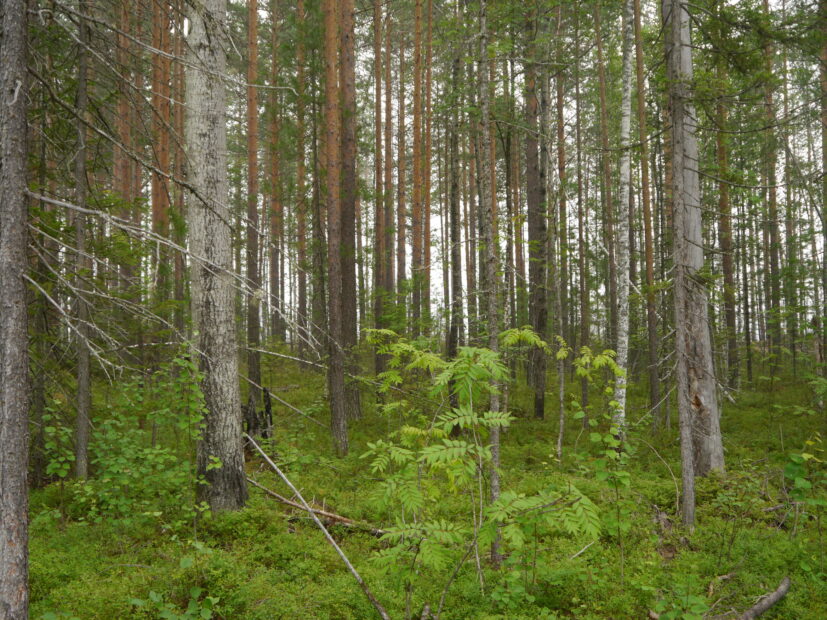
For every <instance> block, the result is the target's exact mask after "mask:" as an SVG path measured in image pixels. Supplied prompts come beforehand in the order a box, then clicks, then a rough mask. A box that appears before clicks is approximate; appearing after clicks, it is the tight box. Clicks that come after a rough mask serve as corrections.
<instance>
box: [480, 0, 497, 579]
mask: <svg viewBox="0 0 827 620" xmlns="http://www.w3.org/2000/svg"><path fill="white" fill-rule="evenodd" d="M486 9H487V7H486V0H481V1H480V14H479V21H480V37H479V46H480V47H479V61H478V65H477V78H478V80H479V81H478V83H479V101H480V111H479V114H480V143H481V144H480V150H481V151H482V157H481V158H480V163H481V166H482V167H481V169H480V171H479V173H480V174H479V182H480V198H481V203H480V211H481V214H480V215H481V218H482V224H483V227H482V229H483V239H482V242H483V244H484V245H485V279H486V300H485V305H486V314H487V325H486V330H487V332H488V348H489V349H491V350H492V351H495V352H496V351H498V350H499V330H498V325H499V308H498V306H499V304H498V299H497V289H498V286H497V248H496V245H495V237H494V229H495V222H494V219H495V213H494V194H493V189H494V188H493V187H492V186H491V170H490V160H489V157H488V153H489V151H490V150H491V123H490V119H489V117H488V100H489V93H488V25H487V19H486V17H487V15H486V13H487V11H486ZM495 388H496V386H495ZM489 408H490V410H491V411H494V412H497V411H499V410H500V396H499V392H498V391H497V390H496V389H495V390H494V391H493V392H492V393H491V401H490V403H489ZM490 440H491V470H490V471H489V479H490V484H491V501H492V502H496V501H497V500H498V499H499V497H500V473H499V467H500V428H499V427H498V426H494V427H492V428H491V437H490ZM491 560H492V562H493V563H494V566H495V567H497V566H499V564H500V561H501V558H500V553H499V537H498V538H497V539H495V540H494V542H493V543H492V545H491Z"/></svg>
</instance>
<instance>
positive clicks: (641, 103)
mask: <svg viewBox="0 0 827 620" xmlns="http://www.w3.org/2000/svg"><path fill="white" fill-rule="evenodd" d="M634 5H635V6H634V9H635V74H636V82H637V124H638V135H639V136H640V186H641V202H642V203H643V204H642V207H643V243H644V254H645V257H646V259H645V260H646V335H647V344H648V353H649V356H648V357H649V364H648V370H649V409H650V410H651V412H652V416H653V419H658V418H659V417H660V416H659V411H660V377H659V373H658V346H659V342H658V315H657V311H656V309H655V302H656V299H655V251H654V236H653V234H652V200H651V195H650V191H649V133H648V130H647V128H646V85H645V82H644V66H643V27H642V24H641V15H640V0H634Z"/></svg>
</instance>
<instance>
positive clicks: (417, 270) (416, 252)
mask: <svg viewBox="0 0 827 620" xmlns="http://www.w3.org/2000/svg"><path fill="white" fill-rule="evenodd" d="M422 2H423V0H414V74H413V88H414V90H413V178H412V179H411V183H412V185H413V186H412V188H411V191H412V198H411V200H412V202H411V236H412V239H411V244H412V253H411V261H412V263H411V282H412V284H413V290H412V295H411V322H412V325H411V327H412V329H413V335H414V337H416V336H418V335H419V331H420V327H421V317H422V276H423V273H422V267H423V265H422V238H423V235H422Z"/></svg>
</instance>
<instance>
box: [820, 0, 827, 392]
mask: <svg viewBox="0 0 827 620" xmlns="http://www.w3.org/2000/svg"><path fill="white" fill-rule="evenodd" d="M818 14H819V20H818V22H819V32H820V34H821V37H822V44H821V63H820V83H821V235H822V243H821V247H822V248H827V0H820V2H819V3H818ZM821 299H822V300H827V256H822V258H821ZM819 314H820V315H821V316H820V318H821V322H820V324H819V325H818V329H819V330H820V335H821V351H822V355H823V354H824V353H825V352H826V351H827V325H825V323H824V321H825V316H824V312H820V313H819ZM821 361H822V362H824V359H823V358H822V360H821ZM822 373H823V374H824V376H827V366H822Z"/></svg>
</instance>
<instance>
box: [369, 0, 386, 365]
mask: <svg viewBox="0 0 827 620" xmlns="http://www.w3.org/2000/svg"><path fill="white" fill-rule="evenodd" d="M373 72H374V107H373V118H374V124H375V127H374V144H373V148H374V154H373V159H374V169H373V175H374V196H375V198H374V213H373V217H374V222H375V226H374V238H373V255H374V267H373V319H374V325H375V326H376V327H377V328H380V327H384V320H383V315H384V314H385V308H384V306H385V296H386V295H387V294H388V291H386V290H385V283H386V280H387V278H386V273H387V269H388V264H387V262H386V261H385V256H386V251H385V243H386V241H387V239H386V235H385V227H386V225H387V224H386V222H385V199H384V193H385V189H384V188H383V186H382V181H383V174H384V167H383V162H382V2H381V0H374V2H373ZM385 124H386V125H387V124H389V123H388V120H387V119H386V120H385ZM385 359H386V356H385V355H381V354H380V353H378V352H377V353H375V355H374V358H373V364H374V369H375V372H376V374H377V375H378V374H379V373H381V372H384V370H385Z"/></svg>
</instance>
